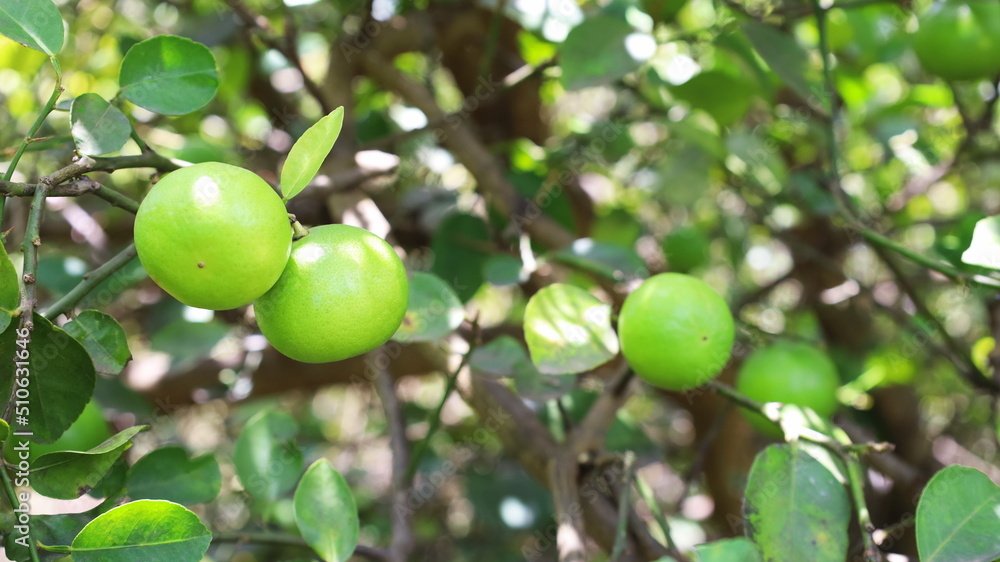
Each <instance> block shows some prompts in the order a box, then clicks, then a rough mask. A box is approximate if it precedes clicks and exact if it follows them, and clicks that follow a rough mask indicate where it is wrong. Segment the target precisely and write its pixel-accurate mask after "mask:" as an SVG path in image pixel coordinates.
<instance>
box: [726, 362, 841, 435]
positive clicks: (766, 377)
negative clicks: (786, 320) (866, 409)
mask: <svg viewBox="0 0 1000 562" xmlns="http://www.w3.org/2000/svg"><path fill="white" fill-rule="evenodd" d="M839 387H840V377H839V375H837V367H836V366H835V365H834V364H833V361H832V360H831V359H830V357H829V356H827V354H826V353H824V352H823V351H822V350H820V349H818V348H816V347H814V346H812V345H808V344H804V343H788V342H782V343H777V344H774V345H772V346H770V347H764V348H761V349H758V350H756V351H754V352H753V353H751V354H750V357H748V358H747V360H746V361H745V362H744V363H743V366H742V367H740V372H739V374H738V375H737V378H736V390H738V391H739V392H740V393H742V394H745V395H746V396H748V397H750V398H753V399H754V400H757V401H758V402H781V403H784V404H795V405H798V406H805V407H807V408H810V409H812V410H813V411H814V412H816V413H817V414H819V415H820V416H822V417H824V418H829V417H830V416H832V415H833V413H834V412H836V411H837V405H838V402H837V388H839ZM743 412H744V415H745V416H746V418H747V420H748V421H749V422H750V425H752V426H753V427H754V428H755V429H756V430H757V431H760V432H761V433H763V434H764V435H768V436H771V437H775V438H780V437H781V431H780V430H779V429H778V428H777V426H775V425H774V424H773V423H771V422H770V421H769V420H767V419H766V418H764V417H763V416H761V415H760V414H757V413H754V412H750V411H747V410H743Z"/></svg>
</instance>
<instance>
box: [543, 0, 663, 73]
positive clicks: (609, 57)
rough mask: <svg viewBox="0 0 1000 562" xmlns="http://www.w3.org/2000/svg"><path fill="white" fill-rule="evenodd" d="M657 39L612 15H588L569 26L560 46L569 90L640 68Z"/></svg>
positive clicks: (560, 59) (650, 53) (563, 71)
mask: <svg viewBox="0 0 1000 562" xmlns="http://www.w3.org/2000/svg"><path fill="white" fill-rule="evenodd" d="M655 46H656V42H655V41H654V40H653V38H652V37H651V36H649V35H647V34H645V33H639V32H637V31H636V30H635V28H633V27H632V25H630V24H629V23H628V22H626V21H625V20H622V19H618V18H615V17H609V16H597V17H591V18H587V19H586V20H584V21H583V22H581V23H580V24H579V25H577V26H576V27H574V28H573V29H572V30H570V32H569V35H567V36H566V40H565V41H563V44H562V45H561V46H560V48H559V62H560V64H561V66H562V83H563V85H564V86H565V87H566V89H567V90H575V89H578V88H585V87H589V86H598V85H601V84H610V83H611V82H613V81H615V80H617V79H619V78H621V77H622V76H625V75H626V74H628V73H629V72H632V71H634V70H636V69H638V68H639V67H640V66H641V65H642V63H643V62H644V61H645V60H646V59H647V58H649V57H650V56H651V55H652V54H653V51H654V50H655Z"/></svg>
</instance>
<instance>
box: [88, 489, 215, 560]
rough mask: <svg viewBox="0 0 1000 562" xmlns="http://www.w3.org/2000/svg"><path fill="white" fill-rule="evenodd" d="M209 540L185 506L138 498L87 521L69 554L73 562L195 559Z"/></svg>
mask: <svg viewBox="0 0 1000 562" xmlns="http://www.w3.org/2000/svg"><path fill="white" fill-rule="evenodd" d="M211 542H212V533H211V531H209V530H208V528H207V527H205V525H204V524H202V522H201V520H200V519H198V516H197V515H195V514H194V513H192V512H190V511H188V510H187V509H186V508H185V507H184V506H181V505H177V504H175V503H170V502H168V501H161V500H138V501H134V502H130V503H127V504H125V505H123V506H120V507H116V508H114V509H112V510H111V511H109V512H107V513H105V514H104V515H101V516H100V517H98V518H96V519H94V520H93V521H91V522H90V523H88V524H87V526H86V527H84V528H83V530H82V531H80V534H79V535H77V536H76V538H75V539H73V545H72V553H73V561H74V562H135V561H136V560H142V562H180V561H192V562H194V561H197V560H201V559H202V556H204V554H205V552H206V551H208V546H209V544H211Z"/></svg>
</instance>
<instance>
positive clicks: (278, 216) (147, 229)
mask: <svg viewBox="0 0 1000 562" xmlns="http://www.w3.org/2000/svg"><path fill="white" fill-rule="evenodd" d="M135 245H136V250H137V251H138V254H139V260H140V261H141V262H142V265H143V267H144V268H145V269H146V271H147V273H148V274H149V276H150V277H151V278H152V279H153V281H155V282H156V283H157V284H158V285H159V286H160V287H162V288H163V289H164V290H165V291H166V292H167V293H169V294H170V295H172V296H173V297H174V298H176V299H177V300H179V301H180V302H182V303H184V304H186V305H188V306H192V307H196V308H206V309H211V310H229V309H233V308H238V307H241V306H244V305H247V304H250V303H254V311H255V314H256V317H257V323H258V325H259V326H260V329H261V332H262V333H263V334H264V336H265V337H266V338H267V340H268V341H269V342H271V345H273V346H274V347H275V349H277V350H278V351H280V352H281V353H283V354H285V355H287V356H288V357H291V358H292V359H296V360H299V361H305V362H310V363H323V362H328V361H337V360H340V359H345V358H347V357H352V356H355V355H359V354H362V353H365V352H367V351H370V350H372V349H374V348H376V347H378V346H380V345H382V344H383V343H385V342H386V341H388V339H389V338H390V337H392V335H393V334H394V333H395V331H396V329H397V328H398V327H399V325H400V323H401V322H402V320H403V316H404V314H405V313H406V306H407V302H408V299H409V289H408V281H407V277H406V270H405V268H404V267H403V263H402V261H401V260H400V259H399V256H397V255H396V253H395V251H394V250H393V249H392V247H391V246H390V245H389V244H387V243H386V242H385V241H384V240H382V239H381V238H379V237H378V236H376V235H374V234H372V233H371V232H368V231H367V230H365V229H362V228H357V227H353V226H347V225H339V224H337V225H324V226H318V227H315V228H313V229H311V230H310V231H309V233H308V234H307V235H306V236H303V237H301V238H299V239H298V240H294V241H293V232H292V227H291V223H290V221H289V216H288V213H287V211H286V210H285V205H284V202H283V201H282V199H281V197H280V196H279V195H278V194H277V192H276V191H275V190H274V189H272V188H271V186H270V185H268V184H267V182H265V181H264V180H263V179H262V178H261V177H260V176H258V175H256V174H254V173H253V172H250V171H248V170H245V169H243V168H239V167H236V166H230V165H228V164H221V163H217V162H209V163H201V164H195V165H193V166H189V167H185V168H181V169H179V170H176V171H174V172H170V173H168V174H166V175H165V176H163V178H162V179H161V180H160V181H159V182H158V183H157V184H156V185H154V186H153V188H152V189H150V191H149V193H148V194H147V195H146V197H145V199H143V201H142V204H141V205H140V206H139V212H138V214H137V215H136V220H135Z"/></svg>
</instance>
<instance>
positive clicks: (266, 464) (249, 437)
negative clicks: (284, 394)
mask: <svg viewBox="0 0 1000 562" xmlns="http://www.w3.org/2000/svg"><path fill="white" fill-rule="evenodd" d="M296 433H298V428H297V427H296V425H295V420H293V419H292V417H291V416H289V415H288V414H286V413H284V412H278V411H272V410H268V411H264V412H261V413H259V414H257V415H256V416H254V417H253V418H251V419H250V421H248V422H247V424H246V426H244V428H243V432H242V433H241V434H240V436H239V438H238V439H237V440H236V447H235V449H234V450H233V462H234V463H235V464H236V474H237V476H239V477H240V481H241V482H242V483H243V488H244V489H245V490H246V491H247V493H249V494H250V495H251V496H253V497H254V498H257V499H262V500H265V501H272V500H274V499H277V498H278V497H280V496H281V495H282V494H284V493H285V492H287V491H288V490H291V489H292V488H293V487H294V486H295V482H296V481H298V479H299V475H300V474H302V453H301V452H300V451H299V449H298V447H296V446H295V442H294V437H295V435H296Z"/></svg>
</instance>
